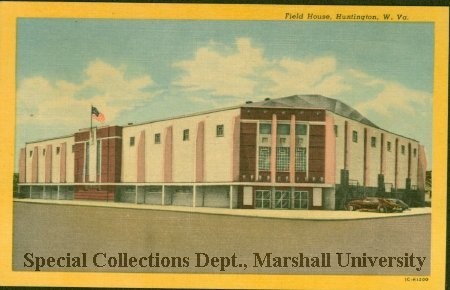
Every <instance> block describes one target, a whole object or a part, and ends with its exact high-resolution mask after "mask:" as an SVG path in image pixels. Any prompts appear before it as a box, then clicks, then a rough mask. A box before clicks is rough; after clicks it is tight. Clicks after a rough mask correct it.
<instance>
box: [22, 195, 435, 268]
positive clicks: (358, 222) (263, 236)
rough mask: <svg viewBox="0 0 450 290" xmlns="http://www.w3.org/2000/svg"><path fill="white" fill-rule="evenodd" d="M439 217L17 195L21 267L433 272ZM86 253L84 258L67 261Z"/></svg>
mask: <svg viewBox="0 0 450 290" xmlns="http://www.w3.org/2000/svg"><path fill="white" fill-rule="evenodd" d="M430 223H431V215H430V214H426V215H411V216H395V217H389V218H376V219H355V220H295V219H276V218H264V217H246V216H229V215H228V216H227V215H215V214H205V213H189V212H173V211H161V210H142V209H127V208H109V207H90V206H82V205H58V204H36V203H26V202H15V203H14V222H13V246H14V247H13V248H14V250H13V268H14V270H28V271H35V270H36V264H33V263H35V262H34V261H35V260H33V259H35V257H43V258H42V260H39V261H44V262H43V263H44V264H45V265H44V266H43V267H41V268H40V269H39V270H40V271H111V272H170V273H181V272H183V273H193V272H196V273H265V274H267V273H286V274H387V275H399V274H400V275H427V274H429V272H430V260H429V259H430ZM27 253H28V255H27ZM338 254H339V255H338ZM25 255H27V257H28V258H29V259H30V261H28V260H27V259H25ZM83 255H84V256H85V259H86V260H87V261H85V265H84V267H83V266H79V267H77V264H76V263H75V262H73V263H75V264H74V266H72V264H70V263H72V262H70V263H69V262H66V260H67V261H69V259H71V260H70V261H75V257H83ZM31 256H33V259H31V258H30V257H31ZM68 256H70V258H69V257H68ZM49 257H51V258H50V259H49ZM58 257H60V260H61V261H64V263H63V262H61V264H62V265H61V267H58V266H57V265H55V264H56V262H55V263H51V262H52V260H53V258H55V259H57V258H58ZM135 257H136V260H139V258H141V260H140V262H142V265H136V263H138V262H136V263H134V262H133V261H134V260H135ZM278 257H279V260H280V261H284V263H285V264H278V263H277V261H278V260H277V259H278ZM336 257H346V258H348V259H350V257H355V258H354V259H355V261H364V264H362V262H361V263H360V265H354V266H352V265H351V263H350V264H348V265H345V263H343V262H342V261H341V262H340V263H338V260H337V259H336ZM368 257H371V258H370V259H369V258H368ZM383 257H385V258H386V260H390V261H391V264H390V265H389V264H384V263H382V261H384V258H383ZM94 258H95V261H94ZM422 258H423V265H421V266H420V270H419V264H420V263H419V262H421V261H422V260H421V259H422ZM258 259H259V260H258ZM264 259H266V260H264ZM371 259H373V260H371ZM269 260H270V261H269ZM375 260H376V263H372V262H373V261H375ZM120 261H122V262H120ZM123 261H125V262H123ZM295 261H296V262H295ZM299 261H300V262H302V263H303V264H302V265H301V266H300V264H299ZM315 261H316V262H317V264H315ZM378 261H380V262H378ZM396 261H399V262H396ZM400 261H402V262H401V263H400ZM409 261H411V262H409ZM294 262H295V263H294ZM306 262H308V265H306ZM366 262H367V263H366ZM412 262H415V264H414V266H413V265H412ZM120 263H125V264H120ZM327 263H328V264H327ZM371 263H372V264H371ZM48 265H50V266H48ZM52 265H53V266H52ZM121 265H122V266H121ZM327 265H329V266H328V267H327ZM68 266H70V267H68Z"/></svg>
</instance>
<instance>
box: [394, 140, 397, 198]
mask: <svg viewBox="0 0 450 290" xmlns="http://www.w3.org/2000/svg"><path fill="white" fill-rule="evenodd" d="M394 188H395V189H397V188H398V138H395V163H394Z"/></svg>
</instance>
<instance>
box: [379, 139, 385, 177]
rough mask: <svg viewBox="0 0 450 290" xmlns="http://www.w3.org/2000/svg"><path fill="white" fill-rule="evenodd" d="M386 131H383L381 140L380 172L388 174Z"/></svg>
mask: <svg viewBox="0 0 450 290" xmlns="http://www.w3.org/2000/svg"><path fill="white" fill-rule="evenodd" d="M384 143H385V141H384V133H381V142H380V159H381V160H380V174H383V175H385V174H386V149H385V147H386V145H385V144H384Z"/></svg>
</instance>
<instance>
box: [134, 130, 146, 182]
mask: <svg viewBox="0 0 450 290" xmlns="http://www.w3.org/2000/svg"><path fill="white" fill-rule="evenodd" d="M136 164H137V182H145V131H144V130H142V131H141V134H140V136H139V143H138V146H137V162H136Z"/></svg>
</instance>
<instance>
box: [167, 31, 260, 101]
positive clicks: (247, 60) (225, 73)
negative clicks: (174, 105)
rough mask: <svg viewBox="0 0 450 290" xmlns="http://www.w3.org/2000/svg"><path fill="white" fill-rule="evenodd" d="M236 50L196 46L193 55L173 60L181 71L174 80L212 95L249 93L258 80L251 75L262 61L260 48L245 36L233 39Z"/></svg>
mask: <svg viewBox="0 0 450 290" xmlns="http://www.w3.org/2000/svg"><path fill="white" fill-rule="evenodd" d="M236 47H237V51H236V52H234V53H229V51H230V50H231V49H230V48H229V47H225V49H224V50H225V51H226V52H228V53H224V52H221V51H218V50H217V44H215V43H212V42H211V43H210V44H209V45H208V46H206V47H202V48H199V49H198V50H197V52H196V54H195V57H194V59H192V60H184V61H180V62H177V63H175V64H174V67H177V68H180V69H182V70H183V71H184V74H183V76H182V77H181V78H180V79H179V80H177V81H175V82H174V84H175V85H178V86H181V87H183V88H184V89H186V90H190V91H203V90H204V91H207V92H209V93H210V94H212V95H215V96H224V95H226V96H230V95H231V96H243V95H251V94H252V93H253V92H254V90H255V87H256V86H257V84H258V82H257V80H255V79H254V78H255V76H256V74H257V73H258V70H259V69H260V68H262V67H264V66H265V65H266V60H265V59H264V58H263V52H262V50H260V49H258V48H254V47H253V46H252V44H251V42H250V40H249V39H246V38H240V39H237V40H236Z"/></svg>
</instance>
